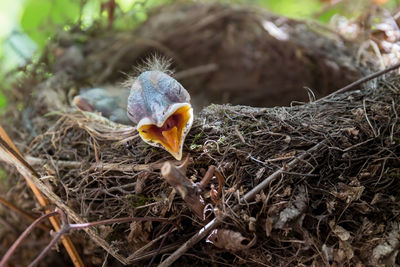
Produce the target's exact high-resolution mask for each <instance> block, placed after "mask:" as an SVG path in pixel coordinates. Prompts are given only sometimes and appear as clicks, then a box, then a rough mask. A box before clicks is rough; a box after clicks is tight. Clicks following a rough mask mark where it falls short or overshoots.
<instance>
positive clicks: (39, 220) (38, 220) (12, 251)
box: [0, 211, 58, 267]
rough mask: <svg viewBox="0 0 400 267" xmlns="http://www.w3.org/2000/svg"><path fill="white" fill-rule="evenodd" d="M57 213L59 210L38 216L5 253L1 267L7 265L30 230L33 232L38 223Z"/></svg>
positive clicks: (0, 263) (0, 262)
mask: <svg viewBox="0 0 400 267" xmlns="http://www.w3.org/2000/svg"><path fill="white" fill-rule="evenodd" d="M57 214H58V212H57V211H53V212H49V213H46V214H44V215H42V216H40V217H39V218H37V219H36V220H35V221H34V222H33V223H32V224H31V225H29V227H28V228H26V229H25V231H24V232H23V233H22V234H21V235H20V236H19V237H18V239H17V240H15V242H14V244H12V246H11V247H10V248H9V249H8V250H7V252H6V254H4V256H3V258H2V259H1V261H0V267H3V266H5V265H6V263H7V261H8V260H9V259H10V257H11V255H12V254H13V253H14V251H15V250H16V248H17V247H18V246H19V245H20V244H21V242H22V240H24V238H25V237H27V236H28V234H29V233H30V232H32V230H33V229H34V228H35V226H36V225H38V224H39V223H40V222H41V221H43V220H45V219H47V218H49V217H51V216H54V215H57Z"/></svg>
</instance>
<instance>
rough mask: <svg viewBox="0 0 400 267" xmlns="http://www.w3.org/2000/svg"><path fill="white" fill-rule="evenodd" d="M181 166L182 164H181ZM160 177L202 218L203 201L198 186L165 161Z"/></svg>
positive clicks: (177, 168)
mask: <svg viewBox="0 0 400 267" xmlns="http://www.w3.org/2000/svg"><path fill="white" fill-rule="evenodd" d="M181 168H182V166H181ZM161 175H162V177H163V178H164V179H165V180H166V181H167V182H168V184H170V185H171V186H173V187H174V188H175V189H176V190H177V191H178V192H179V194H180V195H181V197H182V198H183V200H184V201H185V202H186V203H187V205H188V206H189V207H190V209H191V210H193V211H194V212H195V213H196V215H197V216H198V217H199V218H200V219H202V220H204V215H203V211H204V207H205V206H204V201H203V199H202V197H201V195H200V194H199V188H198V187H197V186H196V185H195V184H194V183H192V182H191V181H190V180H189V179H187V178H186V176H185V174H184V173H182V171H181V170H180V168H179V167H176V166H175V165H173V164H172V163H171V162H169V161H167V162H165V163H164V165H163V166H162V167H161Z"/></svg>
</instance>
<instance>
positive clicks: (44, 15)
mask: <svg viewBox="0 0 400 267" xmlns="http://www.w3.org/2000/svg"><path fill="white" fill-rule="evenodd" d="M79 10H80V5H79V1H76V0H75V1H73V0H57V1H50V0H27V2H26V4H25V9H24V12H23V15H22V18H21V26H22V28H23V29H24V31H25V32H26V33H27V34H28V35H29V36H30V37H31V38H32V39H33V40H34V41H35V42H36V43H37V44H38V46H39V47H43V46H44V44H45V42H46V40H47V39H48V38H50V37H52V35H53V34H54V33H55V32H56V30H57V29H59V28H60V26H61V25H65V24H69V23H76V22H77V20H78V18H79ZM57 25H60V26H57Z"/></svg>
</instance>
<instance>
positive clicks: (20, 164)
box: [0, 125, 84, 267]
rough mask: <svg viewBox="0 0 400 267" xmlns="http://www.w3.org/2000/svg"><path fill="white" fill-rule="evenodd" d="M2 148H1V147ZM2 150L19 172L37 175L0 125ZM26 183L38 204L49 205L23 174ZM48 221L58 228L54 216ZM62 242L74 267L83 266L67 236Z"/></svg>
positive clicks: (0, 145)
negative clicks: (22, 170)
mask: <svg viewBox="0 0 400 267" xmlns="http://www.w3.org/2000/svg"><path fill="white" fill-rule="evenodd" d="M1 148H2V149H1ZM1 150H4V152H5V153H7V155H9V156H10V159H11V163H12V164H13V165H14V166H15V167H16V168H17V169H18V170H19V171H20V173H21V174H23V173H25V172H21V168H24V169H28V170H29V171H30V172H31V173H32V174H33V175H35V176H36V177H39V175H38V174H37V173H36V171H35V170H34V169H33V168H32V167H31V166H30V165H29V164H28V163H27V162H26V161H25V160H24V158H23V156H22V154H21V152H19V151H18V149H17V148H16V146H15V145H14V144H13V142H12V141H11V139H10V138H9V137H8V135H7V133H6V132H5V131H4V129H3V127H2V126H1V125H0V151H1ZM23 176H24V178H25V181H26V183H27V184H28V186H29V187H30V188H31V190H32V192H33V194H34V195H35V197H36V199H37V200H38V202H39V204H40V205H41V206H42V207H44V208H46V207H48V206H49V204H50V202H49V201H48V200H47V199H46V198H45V197H43V196H42V194H41V192H40V190H39V189H38V188H37V187H36V186H35V184H34V183H33V182H32V181H31V179H30V178H29V176H27V175H23ZM48 212H50V210H48V209H46V213H48ZM49 219H50V222H51V224H52V225H53V227H54V230H55V231H57V232H58V231H59V230H60V221H59V220H58V219H57V218H55V217H50V218H49ZM61 240H62V243H63V245H64V247H65V249H66V250H67V252H68V255H69V257H70V258H71V261H72V263H73V264H74V266H76V267H83V266H84V265H83V261H82V259H81V257H80V256H79V254H78V252H77V250H76V248H75V246H74V244H73V243H72V241H71V239H70V238H69V237H68V236H64V237H62V239H61Z"/></svg>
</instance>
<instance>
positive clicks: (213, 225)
mask: <svg viewBox="0 0 400 267" xmlns="http://www.w3.org/2000/svg"><path fill="white" fill-rule="evenodd" d="M324 143H325V141H321V142H319V143H318V144H316V145H315V146H313V147H312V148H310V149H309V150H307V151H306V152H304V153H303V154H301V155H300V156H299V157H296V158H295V159H293V160H292V161H291V162H289V163H288V164H287V165H286V166H284V167H282V168H280V169H279V170H277V171H275V172H274V173H273V174H271V175H270V176H268V177H267V178H265V179H264V180H263V181H262V182H261V183H259V184H258V185H257V186H256V187H254V188H253V189H252V190H250V191H249V192H248V193H247V194H246V195H244V196H243V197H242V198H241V199H240V200H239V204H237V205H236V206H235V207H233V211H237V210H239V209H240V205H241V204H242V203H245V202H249V201H251V200H252V199H253V198H254V197H255V196H256V195H257V194H258V193H259V192H260V191H261V190H263V189H264V188H265V187H266V186H267V185H269V184H270V183H271V182H273V181H274V180H275V179H276V178H278V177H279V176H280V175H281V174H283V173H284V172H285V171H287V170H290V169H291V168H293V167H294V166H295V165H296V164H297V163H298V162H299V161H302V160H304V159H305V158H306V156H307V155H309V154H310V153H311V152H314V151H316V150H318V149H320V148H322V146H323V144H324ZM225 217H226V215H222V216H221V217H220V218H214V219H213V220H212V221H211V222H209V223H208V224H206V225H205V226H204V227H203V228H201V229H200V230H199V231H198V232H197V233H196V234H195V235H193V236H192V237H191V238H190V239H189V240H188V241H186V242H185V243H183V245H182V246H181V247H180V248H178V249H177V250H176V251H175V252H174V253H172V254H171V255H170V256H169V257H168V258H167V259H166V260H164V261H163V262H161V263H160V265H159V267H166V266H170V265H171V264H173V263H174V262H175V261H176V260H177V259H178V258H179V257H180V256H182V255H183V254H184V253H185V252H186V251H187V250H189V249H190V248H191V247H193V246H194V245H195V244H196V243H197V242H199V241H200V240H202V239H203V238H204V237H206V235H207V234H208V233H209V232H210V231H211V230H213V229H215V228H216V227H218V226H219V225H220V224H221V223H222V222H223V220H224V219H225Z"/></svg>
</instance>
